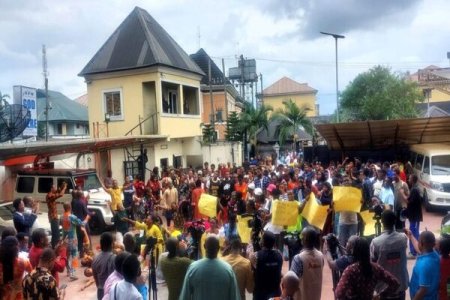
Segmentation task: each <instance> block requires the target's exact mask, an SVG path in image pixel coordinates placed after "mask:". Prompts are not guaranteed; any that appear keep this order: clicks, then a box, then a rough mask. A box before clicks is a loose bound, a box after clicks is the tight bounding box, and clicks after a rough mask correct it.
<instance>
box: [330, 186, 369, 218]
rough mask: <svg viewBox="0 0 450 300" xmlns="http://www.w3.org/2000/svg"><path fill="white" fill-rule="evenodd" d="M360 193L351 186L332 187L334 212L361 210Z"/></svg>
mask: <svg viewBox="0 0 450 300" xmlns="http://www.w3.org/2000/svg"><path fill="white" fill-rule="evenodd" d="M361 201H362V192H361V190H360V189H357V188H355V187H351V186H335V187H333V208H334V211H352V212H359V211H360V210H361Z"/></svg>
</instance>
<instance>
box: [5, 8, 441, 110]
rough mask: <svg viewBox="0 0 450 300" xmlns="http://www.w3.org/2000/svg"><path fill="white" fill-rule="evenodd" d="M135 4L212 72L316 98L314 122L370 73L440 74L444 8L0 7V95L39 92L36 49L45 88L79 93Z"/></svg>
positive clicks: (334, 106) (82, 92)
mask: <svg viewBox="0 0 450 300" xmlns="http://www.w3.org/2000/svg"><path fill="white" fill-rule="evenodd" d="M135 6H139V7H141V8H143V9H145V10H147V11H148V12H149V13H150V14H151V15H152V16H153V17H154V18H155V19H156V21H157V22H159V23H160V24H161V25H162V27H163V28H164V29H165V30H166V31H167V32H168V33H169V34H170V35H171V36H172V37H173V38H174V39H175V41H177V43H178V44H179V45H180V46H181V47H182V48H183V49H184V50H185V51H186V52H187V53H188V54H191V53H195V52H196V51H197V50H198V49H199V47H202V48H203V49H205V51H206V52H207V53H208V54H209V55H210V56H211V57H213V58H214V60H215V61H216V63H217V64H218V66H221V59H222V58H224V59H225V67H226V69H228V68H231V67H236V66H237V58H238V57H239V55H241V54H242V55H243V56H244V57H245V58H249V59H252V58H254V59H256V62H257V72H258V73H261V74H262V75H263V83H264V88H266V87H268V86H269V85H270V84H272V83H274V82H275V81H277V80H278V79H280V78H282V77H283V76H287V77H290V78H292V79H294V80H296V81H298V82H301V83H308V84H309V85H310V86H311V87H313V88H315V89H317V90H318V93H317V99H318V103H319V105H320V113H321V114H330V113H332V112H333V111H334V109H335V108H336V83H335V44H334V40H333V38H331V37H329V36H324V35H321V34H320V33H319V32H320V31H325V32H332V33H337V34H341V35H344V36H345V39H340V40H339V44H338V50H339V59H338V61H339V89H340V90H341V91H342V90H344V89H345V87H346V86H347V85H348V84H349V83H350V82H351V80H353V79H354V78H355V76H357V75H358V74H359V73H362V72H364V71H367V70H368V69H370V68H372V67H373V66H375V65H378V64H381V65H383V66H389V67H391V68H392V70H393V71H396V72H407V71H409V72H411V73H413V72H416V71H417V70H418V69H420V68H424V67H426V66H428V65H431V64H433V65H437V66H440V67H448V66H449V60H448V59H447V52H449V51H450V44H449V43H448V41H450V18H449V17H448V12H449V11H450V1H446V0H428V1H425V0H395V1H392V0H377V1H371V0H340V1H336V0H302V1H300V0H282V1H281V0H248V1H239V0H229V1H216V0H209V1H208V0H167V1H161V0H146V1H131V0H129V1H123V0H122V1H119V0H108V1H107V0H96V1H92V0H77V1H74V0H66V1H59V0H40V1H33V0H28V1H26V0H15V1H10V0H0V70H1V72H0V92H1V93H3V94H9V95H10V96H11V97H12V87H13V85H24V86H29V87H36V88H42V87H43V86H44V79H43V75H42V72H43V71H42V45H43V44H45V45H46V48H47V61H48V63H47V64H48V73H49V77H48V80H49V89H51V90H56V91H60V92H62V93H63V94H65V95H66V96H68V97H69V98H72V99H74V98H76V97H78V96H81V95H83V94H85V93H86V85H85V83H84V80H83V78H82V77H79V76H78V73H79V72H80V71H81V70H82V69H83V67H84V66H85V65H86V64H87V62H88V61H89V60H90V59H91V58H92V57H93V55H94V54H95V53H96V52H97V51H98V49H99V48H100V47H101V46H102V45H103V43H104V42H105V41H106V40H107V39H108V37H109V36H110V35H111V34H112V33H113V31H114V30H115V29H116V28H117V27H118V26H119V25H120V23H121V22H122V21H123V20H124V19H125V18H126V16H127V15H128V14H129V13H130V12H131V11H132V10H133V8H134V7H135Z"/></svg>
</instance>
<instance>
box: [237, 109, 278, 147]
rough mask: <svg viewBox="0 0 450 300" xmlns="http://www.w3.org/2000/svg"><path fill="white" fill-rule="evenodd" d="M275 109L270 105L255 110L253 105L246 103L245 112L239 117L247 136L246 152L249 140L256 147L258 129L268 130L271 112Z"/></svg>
mask: <svg viewBox="0 0 450 300" xmlns="http://www.w3.org/2000/svg"><path fill="white" fill-rule="evenodd" d="M272 110H273V108H272V107H271V106H270V105H264V104H262V105H261V106H259V107H258V108H254V107H253V105H252V104H251V103H248V102H244V110H243V111H242V112H241V113H240V115H239V119H240V121H239V128H240V130H241V132H243V133H244V135H245V143H244V149H245V150H244V152H245V153H246V155H247V154H248V151H247V143H246V142H247V140H249V141H250V143H251V144H252V145H254V146H256V133H257V131H258V129H260V128H265V129H266V130H267V129H268V125H269V116H268V114H269V112H270V111H272Z"/></svg>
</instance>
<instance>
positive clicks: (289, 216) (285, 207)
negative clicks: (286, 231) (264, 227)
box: [272, 200, 299, 226]
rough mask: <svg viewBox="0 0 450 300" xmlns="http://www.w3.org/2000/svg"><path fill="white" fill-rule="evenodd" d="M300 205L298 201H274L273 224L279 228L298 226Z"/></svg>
mask: <svg viewBox="0 0 450 300" xmlns="http://www.w3.org/2000/svg"><path fill="white" fill-rule="evenodd" d="M298 205H299V204H298V202H297V201H280V200H275V201H273V202H272V224H273V225H278V226H292V225H295V224H297V217H298Z"/></svg>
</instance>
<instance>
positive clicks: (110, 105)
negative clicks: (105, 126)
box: [104, 91, 123, 120]
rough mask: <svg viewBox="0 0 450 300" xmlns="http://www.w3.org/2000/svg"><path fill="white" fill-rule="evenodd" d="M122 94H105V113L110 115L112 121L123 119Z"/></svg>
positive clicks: (117, 92) (113, 92)
mask: <svg viewBox="0 0 450 300" xmlns="http://www.w3.org/2000/svg"><path fill="white" fill-rule="evenodd" d="M120 94H121V93H120V91H111V92H104V99H105V113H107V114H109V116H110V118H111V120H114V119H116V120H117V119H122V118H123V113H122V101H121V99H120V97H121V95H120Z"/></svg>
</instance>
